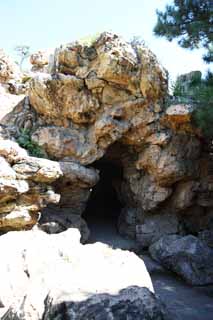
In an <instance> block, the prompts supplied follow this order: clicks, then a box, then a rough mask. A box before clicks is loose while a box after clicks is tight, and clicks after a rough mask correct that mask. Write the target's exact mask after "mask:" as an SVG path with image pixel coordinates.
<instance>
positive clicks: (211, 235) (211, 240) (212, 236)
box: [198, 230, 213, 248]
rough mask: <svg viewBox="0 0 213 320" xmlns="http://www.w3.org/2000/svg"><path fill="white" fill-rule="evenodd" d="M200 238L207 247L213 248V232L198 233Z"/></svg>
mask: <svg viewBox="0 0 213 320" xmlns="http://www.w3.org/2000/svg"><path fill="white" fill-rule="evenodd" d="M198 238H199V239H200V240H202V241H204V242H205V243H206V244H207V246H209V247H212V248H213V230H203V231H201V232H199V233H198Z"/></svg>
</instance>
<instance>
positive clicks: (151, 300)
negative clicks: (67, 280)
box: [43, 287, 168, 320]
mask: <svg viewBox="0 0 213 320" xmlns="http://www.w3.org/2000/svg"><path fill="white" fill-rule="evenodd" d="M43 319H44V320H56V319H57V320H62V319H67V320H83V319H87V320H152V319H153V320H163V319H168V314H167V312H166V310H165V307H164V306H163V304H162V303H161V302H160V301H159V300H158V299H157V298H156V297H155V296H154V294H153V293H151V292H150V291H149V290H148V289H147V288H139V287H129V288H126V289H123V290H121V291H120V292H119V293H118V294H116V295H110V294H100V295H93V296H91V297H89V298H87V299H85V300H84V301H80V302H79V301H74V300H73V299H72V297H71V296H66V295H64V296H63V295H62V296H59V297H57V298H56V297H54V298H53V297H52V296H51V294H50V295H49V296H48V299H47V300H46V303H45V313H44V318H43Z"/></svg>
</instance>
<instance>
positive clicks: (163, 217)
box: [136, 214, 179, 248]
mask: <svg viewBox="0 0 213 320" xmlns="http://www.w3.org/2000/svg"><path fill="white" fill-rule="evenodd" d="M178 232H179V222H178V218H177V216H176V215H174V214H155V215H151V216H149V215H148V216H147V217H145V218H144V221H143V224H137V225H136V240H137V242H138V244H139V245H140V247H141V248H147V247H149V246H150V245H151V244H153V243H154V242H156V241H157V240H159V239H160V238H161V237H162V236H164V235H171V234H177V233H178Z"/></svg>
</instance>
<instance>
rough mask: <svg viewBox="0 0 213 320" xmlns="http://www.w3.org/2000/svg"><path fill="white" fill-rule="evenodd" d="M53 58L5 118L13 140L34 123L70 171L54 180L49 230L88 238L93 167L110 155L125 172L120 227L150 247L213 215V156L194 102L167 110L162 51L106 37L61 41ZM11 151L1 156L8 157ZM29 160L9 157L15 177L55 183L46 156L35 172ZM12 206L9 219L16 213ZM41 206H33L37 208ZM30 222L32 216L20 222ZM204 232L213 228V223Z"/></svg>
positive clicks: (34, 133) (46, 147) (46, 217)
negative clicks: (197, 124) (72, 230)
mask: <svg viewBox="0 0 213 320" xmlns="http://www.w3.org/2000/svg"><path fill="white" fill-rule="evenodd" d="M52 60H54V63H53V65H51V66H50V68H48V70H51V73H45V72H44V73H38V74H37V75H35V77H33V79H32V80H31V82H30V88H29V92H28V94H29V97H27V98H25V100H24V103H20V104H19V105H18V106H17V107H16V108H15V109H14V110H13V112H11V113H10V114H8V115H7V116H6V117H5V118H4V119H3V120H2V121H1V123H2V125H4V129H5V128H6V130H7V137H14V136H15V137H18V135H19V134H20V132H21V129H23V128H25V127H27V128H28V130H30V133H31V139H32V140H33V141H34V142H35V143H38V145H39V146H40V148H42V149H43V151H44V152H45V154H46V157H47V158H49V159H50V160H49V161H51V164H52V166H53V167H54V166H55V165H56V164H57V165H56V166H57V168H58V169H57V170H59V172H60V174H59V173H58V174H57V177H58V178H57V179H50V180H51V183H50V184H51V185H52V187H54V190H55V191H56V192H57V193H58V194H60V195H61V199H60V202H59V203H58V204H51V205H50V206H49V207H48V208H47V209H45V210H44V211H43V212H42V217H41V219H40V220H39V223H40V225H41V226H40V227H42V228H45V230H47V231H48V232H59V231H61V230H64V228H66V227H69V226H77V227H78V228H79V229H80V230H81V231H82V234H84V235H85V236H84V239H83V241H85V240H86V238H87V237H86V235H88V229H87V226H86V223H85V222H84V221H83V220H82V218H81V215H82V213H83V212H84V210H85V207H86V205H87V201H88V199H89V196H90V189H91V188H93V187H94V186H95V185H96V184H97V183H98V180H99V178H100V177H99V173H98V171H97V170H96V169H95V168H94V167H93V166H95V164H96V163H98V162H97V161H100V163H101V161H106V159H107V162H111V163H112V162H113V163H114V164H115V163H117V164H119V166H120V168H122V179H121V183H120V186H119V190H117V195H118V197H119V199H120V200H121V202H122V205H123V208H122V210H121V214H120V218H119V229H120V232H121V233H124V234H128V236H130V237H133V238H136V239H138V241H139V242H141V245H142V246H149V245H150V244H151V243H152V242H153V241H154V240H156V235H157V238H158V237H160V236H161V235H162V234H165V233H169V234H173V233H178V232H180V230H181V227H180V225H179V223H180V222H181V223H182V222H183V221H184V220H187V221H190V219H186V215H187V214H189V215H190V216H193V219H195V220H196V221H199V220H200V217H201V215H202V212H203V211H205V214H206V215H207V216H208V214H207V213H208V212H209V211H211V210H212V207H213V205H212V202H211V199H210V197H209V196H208V195H209V194H210V195H211V190H212V182H211V181H212V180H211V177H210V174H209V170H208V168H210V162H211V161H210V159H208V157H206V155H205V153H204V152H203V148H202V144H201V141H200V136H199V132H197V130H196V128H194V127H193V124H192V121H191V115H192V112H193V108H192V107H191V106H188V105H172V106H170V107H169V108H166V104H165V101H166V99H167V96H168V88H167V82H168V81H167V72H166V70H165V69H164V68H163V67H162V66H161V65H160V64H159V62H158V61H157V58H156V56H155V55H154V54H153V53H152V52H151V51H150V50H149V49H147V48H146V47H145V46H143V45H140V44H137V45H135V44H131V43H127V42H125V41H124V40H122V39H121V38H120V37H118V36H117V35H115V34H111V33H102V34H101V35H100V36H99V37H98V38H97V39H96V40H95V41H94V42H93V43H92V44H91V45H90V46H89V47H88V46H87V45H84V44H81V43H73V44H68V45H64V46H61V47H60V48H58V49H57V50H56V52H55V57H54V59H52ZM29 120H30V121H29ZM5 148H6V147H4V148H2V150H1V153H0V155H1V156H3V157H6V158H7V156H8V155H7V156H5ZM20 153H21V151H20ZM8 157H9V156H8ZM26 157H27V156H26ZM20 159H22V158H18V160H17V163H16V162H13V161H11V162H10V160H9V158H8V161H9V163H10V166H11V167H12V168H13V170H15V172H13V175H14V177H16V179H17V180H20V177H22V178H23V179H26V180H27V179H28V180H30V190H32V191H34V190H35V189H36V184H37V183H38V181H39V186H40V187H41V189H42V187H44V185H43V184H45V183H46V181H47V180H48V179H47V177H46V178H44V177H43V176H42V174H43V171H44V170H43V169H42V168H41V167H42V165H41V167H40V164H41V163H42V161H41V160H34V161H36V162H38V163H39V164H38V166H37V167H38V168H39V170H40V171H39V170H38V171H39V172H40V174H39V177H36V178H35V176H36V174H35V172H33V170H35V171H36V170H37V169H35V168H34V167H35V166H33V165H32V166H31V163H32V159H29V158H27V163H28V162H30V165H29V163H28V164H27V165H23V164H22V163H20ZM100 159H102V160H100ZM104 159H105V160H104ZM48 164H49V165H50V162H48V161H47V163H45V165H44V166H45V167H46V166H47V167H48ZM30 166H31V167H33V168H31V169H32V170H31V171H32V172H31V173H30V174H29V167H30ZM50 171H51V170H50ZM36 172H37V171H36ZM41 173H42V174H41ZM55 180H56V181H55ZM40 183H41V185H40ZM48 187H49V180H48ZM46 191H47V186H46V189H45V192H46ZM11 192H12V191H11ZM13 192H14V191H13ZM16 192H17V191H16ZM45 194H46V193H45ZM27 195H28V194H27ZM34 195H35V193H34ZM13 197H14V196H13ZM204 198H205V201H203V200H202V199H204ZM21 199H23V203H24V201H25V200H26V198H25V197H23V196H22V197H21ZM30 199H31V200H32V201H34V202H36V203H37V202H39V203H40V202H41V201H40V197H37V198H36V199H35V197H32V195H31V198H30ZM48 201H49V200H46V203H44V205H46V204H47V203H48ZM43 202H44V201H43ZM55 202H56V201H55ZM21 203H22V202H21ZM123 203H124V204H123ZM13 204H14V205H16V200H15V201H14V203H13ZM30 204H31V202H30ZM3 207H4V209H2V210H7V211H6V212H5V211H2V212H3V213H5V215H6V216H7V215H8V210H9V212H10V209H9V208H8V207H7V208H6V209H5V206H3ZM40 207H41V206H40V205H39V206H36V209H35V206H34V207H33V208H34V209H35V212H36V213H38V212H39V210H40ZM30 208H32V207H30ZM197 212H198V213H197ZM35 216H36V215H34V217H35ZM207 220H208V219H207ZM37 221H38V218H35V219H34V220H33V221H32V223H31V224H30V225H33V224H35V223H36V222H37ZM48 223H49V225H47V224H48ZM23 225H24V221H23V224H21V227H20V228H23ZM200 228H203V229H205V228H208V222H206V226H202V227H200ZM184 232H185V231H184ZM196 232H199V230H198V231H196Z"/></svg>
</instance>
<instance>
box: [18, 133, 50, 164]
mask: <svg viewBox="0 0 213 320" xmlns="http://www.w3.org/2000/svg"><path fill="white" fill-rule="evenodd" d="M17 142H18V144H19V145H20V146H21V147H22V148H24V149H26V150H28V152H29V154H30V155H31V156H33V157H38V158H44V157H45V153H44V151H43V150H42V149H41V147H40V146H39V145H38V144H37V143H36V142H34V141H32V140H31V133H30V130H27V129H22V130H21V133H20V135H19V137H18V138H17Z"/></svg>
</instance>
